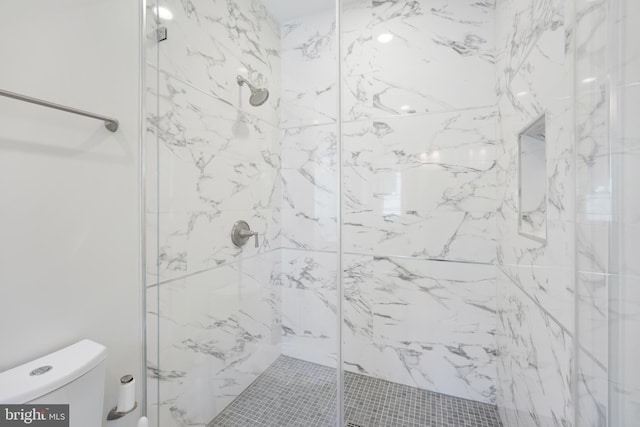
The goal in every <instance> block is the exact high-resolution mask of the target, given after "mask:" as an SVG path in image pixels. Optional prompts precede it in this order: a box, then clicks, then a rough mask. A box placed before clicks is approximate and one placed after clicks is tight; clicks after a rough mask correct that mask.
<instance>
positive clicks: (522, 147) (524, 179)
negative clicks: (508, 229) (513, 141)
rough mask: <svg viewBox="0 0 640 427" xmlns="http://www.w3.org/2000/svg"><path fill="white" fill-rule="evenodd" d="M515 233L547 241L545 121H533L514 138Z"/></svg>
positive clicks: (541, 119) (542, 117)
mask: <svg viewBox="0 0 640 427" xmlns="http://www.w3.org/2000/svg"><path fill="white" fill-rule="evenodd" d="M518 233H520V234H521V235H522V236H525V237H528V238H531V239H534V240H538V241H540V242H546V241H547V158H546V120H545V116H544V115H543V116H541V117H539V118H537V119H536V120H535V121H534V122H533V123H531V124H530V125H528V126H527V127H525V128H524V129H523V130H522V131H521V132H520V133H519V134H518Z"/></svg>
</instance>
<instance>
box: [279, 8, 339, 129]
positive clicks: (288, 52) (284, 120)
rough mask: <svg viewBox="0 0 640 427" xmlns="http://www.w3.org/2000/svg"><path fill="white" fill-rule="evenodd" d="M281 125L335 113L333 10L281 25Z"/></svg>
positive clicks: (317, 121)
mask: <svg viewBox="0 0 640 427" xmlns="http://www.w3.org/2000/svg"><path fill="white" fill-rule="evenodd" d="M281 34H282V104H281V107H282V108H281V110H282V112H281V122H280V124H281V127H283V128H290V127H298V126H307V125H317V124H324V123H331V122H334V121H335V119H336V116H337V106H338V105H337V102H338V98H337V96H338V95H337V90H336V88H337V83H338V74H337V69H338V68H337V63H336V60H337V58H336V39H335V13H334V12H333V11H332V10H327V12H323V13H319V14H315V15H312V16H305V17H303V18H300V19H296V20H293V21H290V22H287V23H285V24H283V26H282V29H281Z"/></svg>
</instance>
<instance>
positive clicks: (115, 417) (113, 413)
mask: <svg viewBox="0 0 640 427" xmlns="http://www.w3.org/2000/svg"><path fill="white" fill-rule="evenodd" d="M137 407H138V402H136V403H135V404H134V405H133V408H131V409H129V410H128V411H126V412H118V407H117V406H115V407H114V408H113V409H112V410H110V411H109V415H107V421H113V420H118V419H120V418H122V417H124V416H125V415H127V414H128V413H131V412H133V411H135V410H136V408H137Z"/></svg>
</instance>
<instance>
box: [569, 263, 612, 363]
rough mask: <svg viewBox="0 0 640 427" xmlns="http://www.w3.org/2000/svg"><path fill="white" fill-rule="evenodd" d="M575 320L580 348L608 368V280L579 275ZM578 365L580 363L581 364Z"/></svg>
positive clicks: (595, 275) (591, 274)
mask: <svg viewBox="0 0 640 427" xmlns="http://www.w3.org/2000/svg"><path fill="white" fill-rule="evenodd" d="M576 279H577V280H576V319H577V322H578V323H577V328H576V331H577V336H578V340H579V345H580V348H581V349H582V350H583V352H586V353H587V354H588V355H589V357H590V358H593V359H594V361H595V362H597V363H599V364H600V365H603V366H607V364H608V346H607V343H608V342H609V295H608V290H609V277H608V276H607V275H605V274H593V273H578V274H577V277H576ZM578 363H582V361H581V360H579V361H578Z"/></svg>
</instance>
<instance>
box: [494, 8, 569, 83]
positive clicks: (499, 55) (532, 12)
mask: <svg viewBox="0 0 640 427" xmlns="http://www.w3.org/2000/svg"><path fill="white" fill-rule="evenodd" d="M565 4H568V2H565V1H564V0H541V1H537V2H531V1H528V0H496V4H495V10H496V22H497V25H496V30H497V31H496V65H497V84H496V91H497V94H498V95H500V94H502V93H503V92H504V91H505V90H506V89H507V87H508V85H509V84H510V82H511V80H512V79H513V77H514V76H515V74H516V73H517V72H518V71H519V70H520V68H521V67H522V64H523V63H524V61H525V60H526V58H527V56H528V55H529V54H530V53H531V52H533V51H535V49H536V47H535V45H536V44H537V42H538V40H539V39H541V38H543V37H545V36H546V34H547V33H549V32H551V33H553V32H555V31H562V30H563V28H564V24H565V19H564V17H565ZM563 45H564V44H563Z"/></svg>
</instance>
